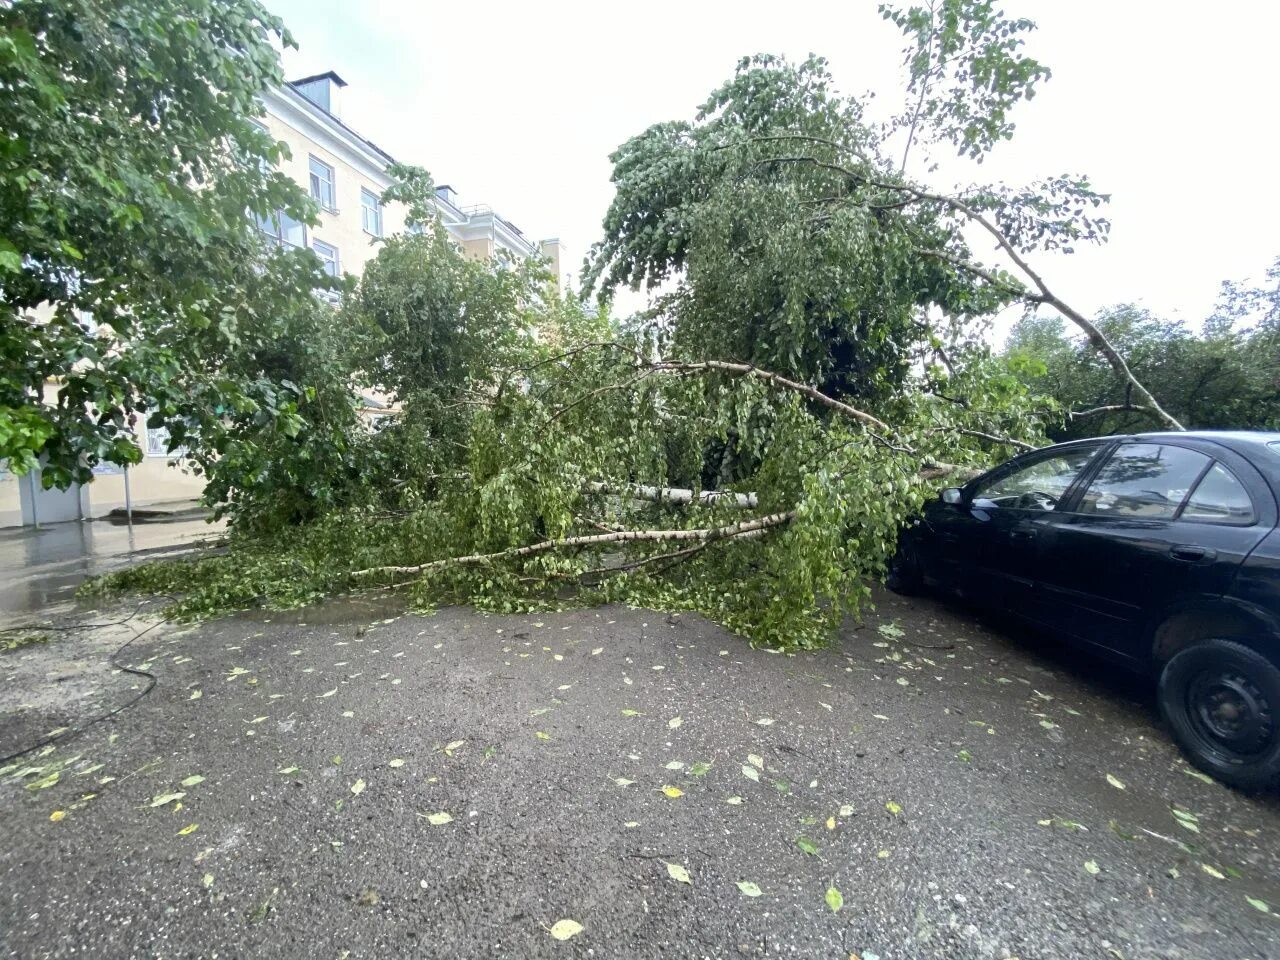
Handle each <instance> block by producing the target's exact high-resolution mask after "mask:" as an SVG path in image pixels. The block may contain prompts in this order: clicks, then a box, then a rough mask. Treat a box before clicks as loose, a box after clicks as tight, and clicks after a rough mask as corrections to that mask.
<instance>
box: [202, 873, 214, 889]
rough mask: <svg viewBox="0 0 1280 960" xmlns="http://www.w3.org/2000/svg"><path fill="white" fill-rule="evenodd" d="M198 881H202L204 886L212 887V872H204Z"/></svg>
mask: <svg viewBox="0 0 1280 960" xmlns="http://www.w3.org/2000/svg"><path fill="white" fill-rule="evenodd" d="M200 882H201V883H203V884H204V885H205V886H206V887H212V886H213V874H212V873H206V874H205V875H204V876H203V877H202V878H201V879H200Z"/></svg>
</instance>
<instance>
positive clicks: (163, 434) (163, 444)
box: [147, 427, 187, 460]
mask: <svg viewBox="0 0 1280 960" xmlns="http://www.w3.org/2000/svg"><path fill="white" fill-rule="evenodd" d="M186 455H187V448H186V447H177V448H175V449H173V450H170V449H169V428H168V427H147V456H148V457H160V458H163V459H165V460H177V459H180V458H181V457H185V456H186Z"/></svg>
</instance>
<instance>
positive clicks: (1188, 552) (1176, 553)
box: [1169, 543, 1218, 563]
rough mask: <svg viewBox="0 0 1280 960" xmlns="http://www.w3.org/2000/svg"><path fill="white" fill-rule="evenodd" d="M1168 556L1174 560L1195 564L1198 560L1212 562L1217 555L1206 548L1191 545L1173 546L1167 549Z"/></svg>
mask: <svg viewBox="0 0 1280 960" xmlns="http://www.w3.org/2000/svg"><path fill="white" fill-rule="evenodd" d="M1169 556H1171V557H1173V559H1175V560H1186V561H1188V562H1189V563H1196V562H1197V561H1200V560H1213V559H1214V558H1215V557H1217V556H1218V554H1217V553H1216V552H1215V551H1213V550H1210V549H1209V548H1208V547H1197V546H1193V545H1191V544H1182V543H1179V544H1175V545H1174V546H1172V547H1170V548H1169Z"/></svg>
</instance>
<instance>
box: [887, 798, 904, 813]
mask: <svg viewBox="0 0 1280 960" xmlns="http://www.w3.org/2000/svg"><path fill="white" fill-rule="evenodd" d="M884 808H885V809H886V810H888V811H889V812H890V813H892V814H893V815H894V816H895V817H896V816H897V815H898V814H900V813H902V807H901V806H899V805H898V804H897V803H895V802H894V801H893V800H890V801H888V802H887V803H886V804H885V805H884Z"/></svg>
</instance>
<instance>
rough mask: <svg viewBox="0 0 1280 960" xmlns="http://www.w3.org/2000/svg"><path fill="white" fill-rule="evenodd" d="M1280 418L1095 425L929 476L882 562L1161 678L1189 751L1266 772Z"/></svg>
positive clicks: (1274, 644)
mask: <svg viewBox="0 0 1280 960" xmlns="http://www.w3.org/2000/svg"><path fill="white" fill-rule="evenodd" d="M1278 519H1280V433H1251V432H1187V433H1148V434H1139V435H1136V436H1125V437H1105V438H1099V439H1096V440H1078V441H1074V442H1072V443H1063V444H1058V445H1057V446H1052V447H1046V448H1044V449H1042V450H1036V451H1033V452H1031V453H1026V454H1023V455H1021V456H1019V457H1015V458H1014V459H1013V460H1010V461H1009V462H1008V463H1005V464H1003V465H1001V466H999V467H997V468H996V469H994V470H992V471H990V472H988V473H985V474H983V475H982V476H980V477H978V478H976V479H975V480H972V481H970V482H969V483H967V484H966V485H965V486H963V487H958V488H957V487H951V488H948V489H946V490H943V491H942V493H941V495H940V496H939V498H938V499H937V500H936V501H934V502H932V503H930V504H928V506H927V507H926V508H925V510H924V515H923V517H922V518H920V520H919V521H918V522H917V523H915V524H913V525H912V526H910V527H909V528H908V529H907V530H905V531H904V532H903V535H902V539H901V541H900V545H899V549H898V554H897V556H896V558H895V559H894V563H893V568H892V570H891V575H890V579H889V585H890V587H892V588H894V589H896V590H898V591H899V592H904V593H910V592H912V591H914V590H918V589H920V588H922V587H924V586H926V585H929V586H937V587H941V588H944V589H948V590H953V591H956V592H958V593H960V594H961V595H963V596H965V597H967V598H970V599H972V600H973V601H976V602H978V603H981V604H983V605H986V606H991V607H995V608H997V609H999V610H1001V611H1004V612H1007V613H1011V614H1014V615H1016V616H1017V617H1019V618H1021V619H1023V620H1026V621H1030V622H1031V623H1034V624H1035V625H1036V626H1038V627H1047V628H1049V629H1051V630H1052V631H1053V632H1054V634H1055V635H1056V636H1059V637H1061V638H1063V639H1067V640H1071V641H1076V642H1079V643H1082V644H1085V645H1087V646H1088V647H1090V648H1092V649H1093V650H1095V651H1097V652H1099V653H1101V654H1103V655H1104V656H1105V657H1107V658H1109V659H1111V660H1113V661H1115V662H1117V663H1119V664H1121V665H1123V666H1125V667H1128V668H1132V669H1134V670H1138V671H1142V672H1146V673H1148V674H1150V675H1152V676H1154V677H1156V678H1158V682H1159V693H1158V697H1159V702H1160V708H1161V712H1162V713H1163V714H1164V716H1165V718H1166V720H1167V721H1168V723H1169V726H1170V727H1171V728H1172V730H1173V734H1174V736H1175V738H1176V739H1177V740H1178V742H1179V744H1181V746H1182V747H1183V749H1184V750H1186V752H1187V754H1188V755H1189V757H1190V758H1191V761H1192V762H1193V763H1194V764H1195V765H1196V766H1198V767H1200V768H1201V769H1202V770H1205V771H1206V772H1208V773H1211V774H1212V775H1214V776H1215V777H1217V778H1219V779H1220V780H1222V781H1224V782H1226V783H1230V784H1234V785H1236V786H1241V787H1249V788H1258V787H1266V786H1274V785H1277V784H1280V530H1278V529H1277V521H1278Z"/></svg>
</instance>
